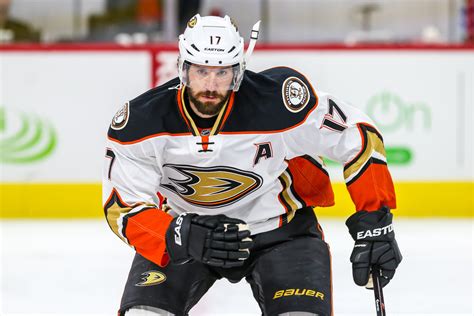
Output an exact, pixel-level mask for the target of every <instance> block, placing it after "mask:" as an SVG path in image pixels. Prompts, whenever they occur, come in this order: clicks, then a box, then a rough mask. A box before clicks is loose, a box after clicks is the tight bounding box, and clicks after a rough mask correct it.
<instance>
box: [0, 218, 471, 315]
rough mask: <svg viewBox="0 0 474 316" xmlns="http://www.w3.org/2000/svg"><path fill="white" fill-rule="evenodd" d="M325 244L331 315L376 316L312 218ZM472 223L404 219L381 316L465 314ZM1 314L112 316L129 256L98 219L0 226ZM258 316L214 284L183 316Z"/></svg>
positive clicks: (337, 222) (337, 224)
mask: <svg viewBox="0 0 474 316" xmlns="http://www.w3.org/2000/svg"><path fill="white" fill-rule="evenodd" d="M320 222H321V224H322V226H323V228H324V231H325V235H326V241H328V242H329V244H330V245H331V251H332V262H333V296H334V312H335V315H375V308H374V300H373V292H372V291H369V290H366V289H364V288H359V287H357V286H356V285H355V284H354V283H353V281H352V275H351V273H352V272H351V267H350V263H349V255H350V252H351V250H352V243H353V242H352V239H351V238H350V236H349V234H348V233H347V229H346V227H345V225H344V220H343V219H325V218H323V219H321V220H320ZM473 226H474V221H473V220H471V219H464V220H463V219H459V220H452V219H416V220H413V219H410V220H409V219H403V218H398V219H396V222H395V232H396V236H397V240H398V243H399V245H400V249H401V251H402V254H403V256H404V259H403V262H402V264H401V266H400V267H399V269H398V270H397V273H396V276H395V279H394V280H393V281H392V282H391V283H390V284H389V285H388V286H387V287H385V288H384V295H385V303H386V308H387V313H388V315H391V316H392V315H473V300H474V298H473V283H474V282H473V244H474V242H473ZM0 251H1V262H0V265H1V269H0V280H1V285H0V286H1V288H0V315H18V314H24V315H46V314H54V315H73V314H74V315H81V314H82V315H116V310H117V308H118V305H119V302H120V298H121V294H122V289H123V286H124V283H125V280H126V278H127V275H128V269H129V266H130V263H131V260H132V258H133V250H132V249H131V248H128V247H127V246H126V245H125V244H123V243H122V241H120V240H119V239H118V238H117V237H116V236H115V235H114V234H113V233H112V231H111V230H110V229H109V227H108V226H107V223H106V222H105V220H89V221H16V220H15V221H13V220H4V221H0ZM224 314H225V315H260V311H259V309H258V306H257V304H256V302H255V301H254V300H253V297H252V294H251V291H250V287H249V285H248V284H247V283H246V282H245V281H242V282H240V283H238V284H231V283H229V282H228V281H226V280H221V281H218V282H217V283H216V284H215V285H214V287H213V288H211V290H210V291H209V292H208V293H207V294H206V295H205V296H204V298H203V299H202V300H201V302H199V303H198V305H197V306H196V307H195V308H194V309H192V310H191V313H190V315H191V316H194V315H224Z"/></svg>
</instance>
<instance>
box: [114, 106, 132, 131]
mask: <svg viewBox="0 0 474 316" xmlns="http://www.w3.org/2000/svg"><path fill="white" fill-rule="evenodd" d="M129 116H130V108H129V103H128V102H127V103H125V105H124V106H123V107H122V108H121V109H120V110H118V111H117V113H115V115H114V118H113V119H112V124H110V127H111V128H112V129H115V130H121V129H122V128H124V127H125V125H127V123H128V118H129Z"/></svg>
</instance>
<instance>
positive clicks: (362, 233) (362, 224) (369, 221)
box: [346, 207, 402, 288]
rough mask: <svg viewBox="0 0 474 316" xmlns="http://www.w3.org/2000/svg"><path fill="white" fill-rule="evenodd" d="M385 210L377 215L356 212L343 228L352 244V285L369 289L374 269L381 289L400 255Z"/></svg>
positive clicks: (390, 276) (376, 212) (399, 259)
mask: <svg viewBox="0 0 474 316" xmlns="http://www.w3.org/2000/svg"><path fill="white" fill-rule="evenodd" d="M392 217H393V215H392V214H391V213H390V210H389V209H388V208H385V207H384V208H382V209H381V210H379V211H374V212H367V211H359V212H356V213H355V214H353V215H352V216H351V217H349V218H348V219H347V221H346V225H347V227H348V228H349V232H350V234H351V235H352V238H354V240H355V245H354V249H353V251H352V254H351V262H352V275H353V277H354V282H355V283H356V284H357V285H360V286H367V288H370V285H368V283H369V275H370V273H371V271H372V268H373V267H374V266H375V267H377V268H378V269H379V270H380V274H381V277H380V281H381V284H382V286H385V285H387V284H388V282H390V280H391V279H392V278H393V276H394V274H395V270H396V268H397V267H398V264H399V263H400V262H401V261H402V255H401V253H400V250H399V249H398V245H397V241H396V240H395V233H394V232H393V226H392Z"/></svg>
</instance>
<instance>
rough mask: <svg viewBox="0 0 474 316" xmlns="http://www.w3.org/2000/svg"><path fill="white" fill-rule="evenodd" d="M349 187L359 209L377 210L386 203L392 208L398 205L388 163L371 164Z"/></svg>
mask: <svg viewBox="0 0 474 316" xmlns="http://www.w3.org/2000/svg"><path fill="white" fill-rule="evenodd" d="M347 189H348V190H349V193H350V195H351V198H352V201H353V202H354V204H355V206H356V210H357V211H361V210H365V211H375V210H379V209H380V208H381V207H382V206H384V205H385V206H388V207H389V208H391V209H395V208H396V207H397V205H396V199H395V189H394V186H393V182H392V177H391V176H390V172H389V171H388V168H387V165H386V164H374V163H371V164H369V165H368V167H367V168H366V170H365V171H364V172H363V173H361V174H360V175H359V176H358V177H357V179H356V180H355V181H353V182H351V183H350V184H349V185H348V186H347Z"/></svg>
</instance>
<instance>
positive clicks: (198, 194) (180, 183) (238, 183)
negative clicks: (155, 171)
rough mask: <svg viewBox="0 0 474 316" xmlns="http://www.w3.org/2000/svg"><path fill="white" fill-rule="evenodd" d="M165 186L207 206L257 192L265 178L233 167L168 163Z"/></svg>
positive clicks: (186, 199)
mask: <svg viewBox="0 0 474 316" xmlns="http://www.w3.org/2000/svg"><path fill="white" fill-rule="evenodd" d="M163 169H164V174H165V175H166V176H167V177H165V178H164V180H163V181H162V183H161V186H162V187H164V188H166V189H168V190H171V191H172V192H174V193H176V194H178V195H179V196H180V197H181V198H182V199H183V200H185V201H186V202H188V203H190V204H193V205H197V206H201V207H207V208H218V207H222V206H226V205H230V204H233V203H235V202H237V201H239V200H241V199H242V198H244V197H245V196H247V195H249V194H251V193H252V192H254V191H256V190H257V189H258V188H260V186H261V185H262V182H263V179H262V177H260V176H259V175H258V174H256V173H253V172H250V171H243V170H240V169H236V168H232V167H224V166H218V167H208V168H205V167H194V166H187V165H172V164H165V165H164V166H163Z"/></svg>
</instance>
